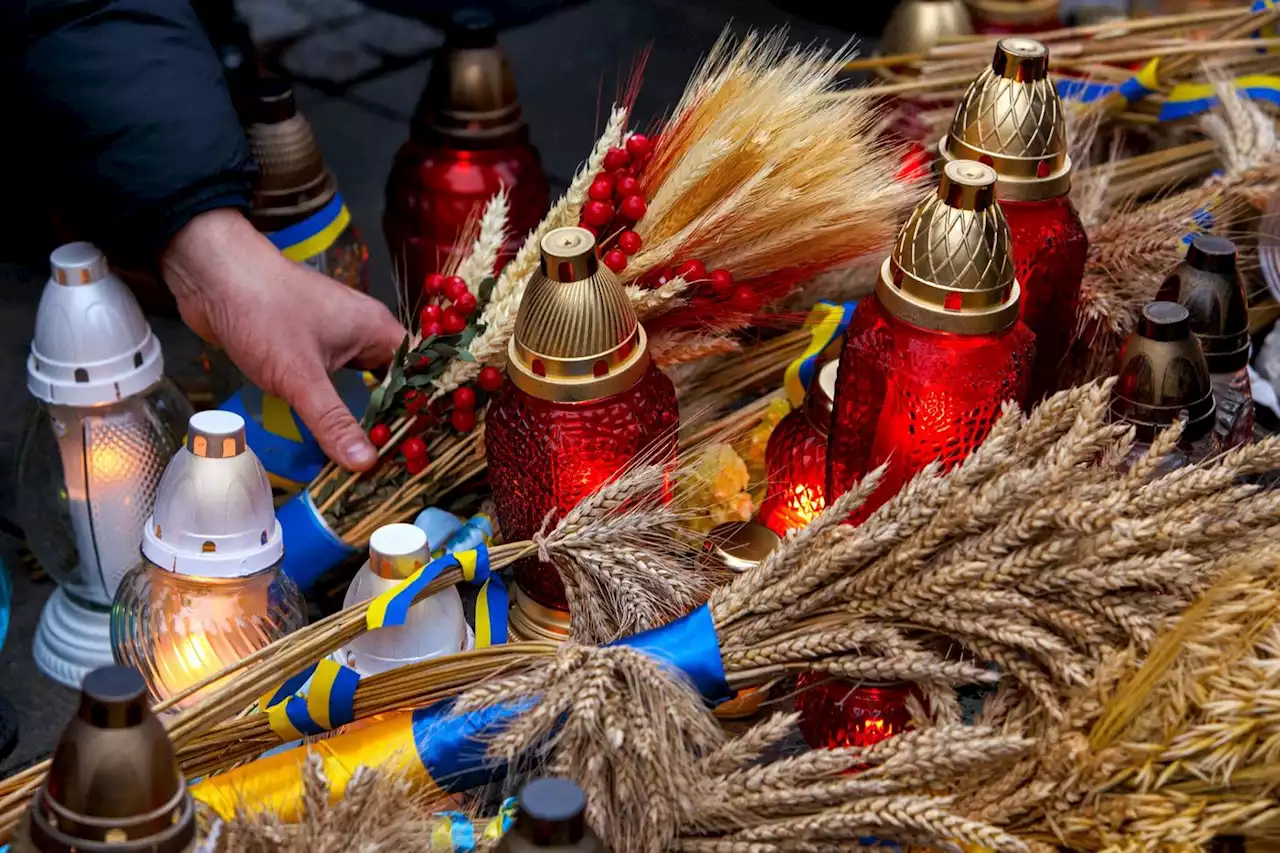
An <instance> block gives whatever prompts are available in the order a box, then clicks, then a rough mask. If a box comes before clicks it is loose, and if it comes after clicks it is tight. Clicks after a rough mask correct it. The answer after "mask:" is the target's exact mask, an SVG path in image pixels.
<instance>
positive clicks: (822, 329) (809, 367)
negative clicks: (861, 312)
mask: <svg viewBox="0 0 1280 853" xmlns="http://www.w3.org/2000/svg"><path fill="white" fill-rule="evenodd" d="M857 305H858V303H857V302H845V303H843V304H841V305H837V304H835V303H833V302H819V303H818V304H817V305H815V306H813V308H811V309H810V310H809V316H808V317H806V318H805V321H804V327H805V328H806V329H808V330H809V335H810V337H809V343H808V345H807V346H806V347H805V348H804V352H802V353H801V354H800V356H799V357H798V358H797V359H796V360H795V361H793V362H791V364H789V365H787V372H786V374H784V376H783V378H782V387H783V388H784V389H785V390H786V392H787V399H788V400H790V401H791V405H792V406H796V407H798V406H800V405H801V404H803V403H804V395H805V392H806V391H807V390H808V389H809V385H810V383H812V382H813V377H814V376H815V375H817V371H818V363H819V360H820V359H821V357H822V354H823V353H824V352H826V351H827V348H828V347H830V346H831V345H832V344H833V343H835V342H836V341H838V340H839V339H840V336H841V335H843V334H844V330H845V329H847V328H849V321H850V320H852V319H853V310H854V308H856V307H857Z"/></svg>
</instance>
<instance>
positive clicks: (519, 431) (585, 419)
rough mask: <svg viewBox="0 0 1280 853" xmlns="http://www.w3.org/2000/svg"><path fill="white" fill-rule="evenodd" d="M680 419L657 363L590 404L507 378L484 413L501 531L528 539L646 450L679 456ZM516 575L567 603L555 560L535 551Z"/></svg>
mask: <svg viewBox="0 0 1280 853" xmlns="http://www.w3.org/2000/svg"><path fill="white" fill-rule="evenodd" d="M678 423H679V410H678V408H677V406H676V394H675V387H674V386H673V385H672V384H671V380H670V379H668V378H667V377H666V376H665V375H664V374H663V373H662V371H660V370H658V368H657V367H655V366H653V365H652V364H650V366H649V369H648V370H647V371H645V373H644V376H643V377H642V378H641V379H640V381H638V382H637V383H635V384H634V385H633V386H631V387H630V388H628V389H627V390H625V391H623V392H622V393H619V394H614V395H612V396H610V397H606V398H604V399H602V400H592V401H590V402H586V403H558V402H552V401H549V400H541V399H538V398H537V397H534V396H532V395H531V394H528V393H526V392H524V391H522V390H520V389H519V388H517V387H516V386H515V385H513V384H511V383H510V382H508V383H507V384H506V386H505V387H504V388H503V390H502V392H501V393H500V394H499V396H498V399H497V400H495V401H494V402H493V404H492V405H491V406H490V407H489V413H488V414H487V415H486V416H485V446H486V448H487V453H488V458H489V478H490V481H491V482H493V483H494V485H495V488H494V500H495V502H496V504H497V509H498V523H499V525H500V527H501V529H502V535H503V537H504V538H505V539H506V540H509V541H512V542H517V541H520V540H521V539H529V538H531V537H532V536H533V535H534V534H535V533H537V532H538V531H539V530H541V529H542V527H543V525H544V524H545V523H546V520H547V515H548V513H552V523H553V524H554V522H555V520H558V519H559V518H560V517H561V516H563V515H564V514H565V513H566V512H568V511H569V510H571V509H573V507H574V506H575V505H576V504H577V503H578V502H579V501H580V500H582V499H583V498H585V497H586V496H587V495H589V494H591V493H592V492H594V491H595V490H596V489H598V488H599V487H600V486H601V485H603V484H604V483H606V482H607V481H608V480H610V479H612V478H613V477H615V476H617V474H618V473H619V472H620V471H622V470H623V469H624V468H626V467H627V465H628V464H630V463H631V462H632V461H633V460H635V459H636V458H637V457H638V456H640V455H641V454H644V455H645V457H646V458H652V459H653V461H654V462H660V461H665V462H674V461H675V454H676V430H675V428H676V426H677V424H678ZM499 484H500V485H499ZM515 573H516V583H518V584H519V585H520V588H521V589H522V590H524V591H525V593H527V594H528V595H529V597H530V598H532V599H533V600H534V601H536V602H537V603H538V604H541V605H543V606H544V607H551V608H555V609H557V610H568V609H569V604H568V601H567V600H566V599H565V594H564V585H563V584H562V583H561V582H560V576H559V574H558V573H557V572H556V570H555V567H554V566H549V565H546V564H543V563H540V562H539V561H538V560H537V559H536V558H533V557H530V558H527V559H524V560H522V561H520V562H519V563H517V564H516V567H515Z"/></svg>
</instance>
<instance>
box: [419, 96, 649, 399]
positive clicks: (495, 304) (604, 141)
mask: <svg viewBox="0 0 1280 853" xmlns="http://www.w3.org/2000/svg"><path fill="white" fill-rule="evenodd" d="M626 122H627V111H626V110H625V109H623V108H621V107H614V109H613V112H612V113H611V114H610V116H609V122H608V124H607V125H605V130H604V133H603V134H601V136H600V138H599V139H598V140H597V141H596V144H595V146H594V147H593V148H592V149H591V155H590V156H589V157H588V158H587V160H586V162H585V163H583V164H582V165H581V166H580V167H579V168H578V171H577V173H576V174H575V175H574V176H573V181H571V182H570V184H569V188H568V189H567V190H565V194H564V195H563V196H561V197H560V199H559V200H558V201H557V202H556V203H555V204H554V205H552V206H551V209H550V210H549V211H547V215H546V216H544V217H543V218H542V221H541V222H540V223H538V227H537V228H534V229H533V230H532V231H530V232H529V236H528V237H526V238H525V241H524V244H523V245H521V247H520V250H519V251H518V252H517V253H516V256H515V257H514V258H513V259H512V260H511V261H510V262H509V263H508V264H507V265H506V266H505V267H503V269H502V273H501V274H500V275H499V276H498V280H497V282H496V283H495V284H494V288H493V293H492V294H491V295H490V297H489V302H488V304H487V305H485V307H484V311H482V312H481V314H480V325H482V326H483V327H484V331H482V332H481V333H480V334H479V335H477V336H476V339H475V340H474V341H472V342H471V346H470V348H469V349H470V352H471V355H472V356H473V357H474V360H472V361H462V360H454V361H453V362H451V363H450V364H449V367H448V368H446V370H445V372H444V374H443V375H442V376H441V377H440V379H439V380H437V382H436V383H435V387H434V389H433V390H432V392H431V397H432V399H438V398H439V397H441V396H442V395H444V394H447V393H449V392H451V391H453V390H454V389H455V388H457V387H459V386H461V385H464V384H466V383H467V382H469V381H471V380H472V379H474V378H475V376H476V375H477V374H478V373H479V372H480V368H481V367H483V366H485V365H487V364H494V365H501V364H502V362H503V361H504V359H505V358H506V355H507V341H509V340H510V339H511V335H512V333H513V332H514V331H515V325H516V315H517V313H518V312H519V310H520V300H521V299H522V298H523V297H524V289H525V287H526V286H527V285H528V283H529V278H530V277H531V276H532V275H533V273H534V270H536V269H537V267H538V263H539V259H540V258H541V246H542V238H543V237H545V236H546V235H547V233H548V232H549V231H552V230H554V229H556V228H562V227H564V226H567V225H577V224H578V219H579V217H580V216H581V215H582V205H583V204H585V203H586V201H587V190H588V189H590V188H591V182H592V181H593V180H594V179H595V177H596V175H597V174H599V172H600V170H601V169H602V168H603V167H604V155H605V154H607V153H608V152H609V149H610V148H616V147H617V146H618V145H619V143H620V142H621V140H622V132H623V129H624V128H625V126H626Z"/></svg>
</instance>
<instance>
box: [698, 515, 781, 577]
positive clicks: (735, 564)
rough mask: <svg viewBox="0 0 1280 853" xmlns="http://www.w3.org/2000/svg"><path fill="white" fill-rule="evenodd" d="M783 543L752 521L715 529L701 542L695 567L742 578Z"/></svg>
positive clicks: (723, 525) (720, 526)
mask: <svg viewBox="0 0 1280 853" xmlns="http://www.w3.org/2000/svg"><path fill="white" fill-rule="evenodd" d="M781 542H782V540H781V539H779V538H778V534H776V533H774V532H773V531H772V530H770V529H769V528H767V527H765V526H764V525H763V524H756V523H755V522H753V521H730V522H727V523H725V524H720V525H717V526H716V527H714V528H712V529H711V532H710V533H708V534H707V538H706V539H704V540H703V542H702V552H701V553H700V554H699V555H698V561H697V562H698V565H699V566H700V567H704V568H708V569H713V568H714V569H724V570H727V571H730V572H736V573H738V574H741V573H742V572H745V571H748V570H750V569H753V568H755V567H756V566H758V565H760V564H761V563H763V562H764V560H765V558H766V557H768V556H769V554H771V553H772V552H773V549H774V548H777V547H778V545H779V544H780V543H781Z"/></svg>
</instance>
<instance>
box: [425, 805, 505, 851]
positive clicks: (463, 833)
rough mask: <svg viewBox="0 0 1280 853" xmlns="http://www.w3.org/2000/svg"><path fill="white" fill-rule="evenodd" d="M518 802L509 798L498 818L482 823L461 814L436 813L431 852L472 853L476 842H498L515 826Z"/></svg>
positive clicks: (433, 816)
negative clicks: (481, 827)
mask: <svg viewBox="0 0 1280 853" xmlns="http://www.w3.org/2000/svg"><path fill="white" fill-rule="evenodd" d="M517 807H518V801H517V800H516V798H515V797H507V799H506V800H505V801H504V802H503V803H502V808H501V809H499V810H498V814H497V816H496V817H494V818H492V819H491V820H489V821H487V822H485V823H483V826H484V828H483V829H480V828H479V827H480V826H481V822H480V821H478V820H472V819H471V818H470V817H468V816H467V815H465V814H463V813H462V812H437V813H436V814H434V815H432V816H431V817H432V820H433V822H434V825H433V826H432V827H431V845H430V848H429V849H430V850H431V853H473V851H474V850H475V849H476V842H477V841H497V840H498V839H499V838H501V837H502V836H504V835H506V834H507V833H508V832H509V831H510V830H511V827H512V826H514V825H515V819H516V809H517Z"/></svg>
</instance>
